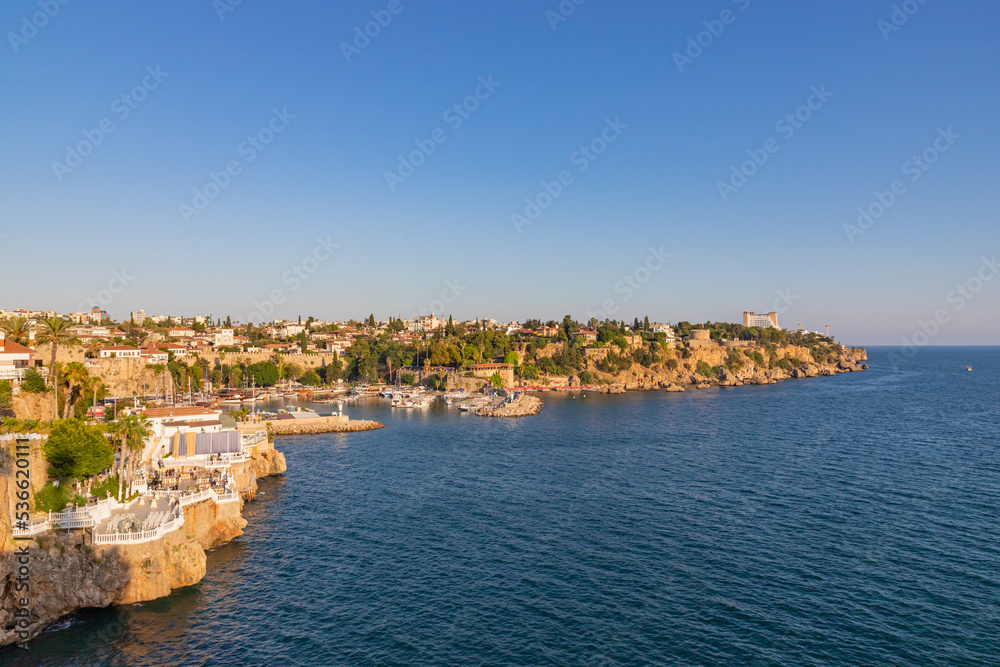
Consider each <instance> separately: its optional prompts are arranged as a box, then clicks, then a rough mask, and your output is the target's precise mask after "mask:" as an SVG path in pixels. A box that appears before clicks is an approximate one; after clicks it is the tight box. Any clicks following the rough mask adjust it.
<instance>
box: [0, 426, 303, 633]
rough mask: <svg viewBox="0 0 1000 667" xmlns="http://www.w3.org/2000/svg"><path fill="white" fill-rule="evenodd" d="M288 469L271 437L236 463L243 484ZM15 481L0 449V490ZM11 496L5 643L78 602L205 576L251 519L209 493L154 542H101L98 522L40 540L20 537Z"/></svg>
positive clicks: (2, 558)
mask: <svg viewBox="0 0 1000 667" xmlns="http://www.w3.org/2000/svg"><path fill="white" fill-rule="evenodd" d="M41 445H42V441H41V440H32V441H31V446H32V452H31V454H32V461H33V463H34V465H33V471H32V481H35V480H39V481H40V480H44V479H45V478H46V476H47V475H46V467H45V465H44V459H43V458H42V456H41ZM36 450H37V451H36ZM285 469H286V466H285V458H284V456H283V455H282V454H281V452H279V451H277V450H275V449H274V448H273V446H272V445H271V444H270V443H263V444H262V445H261V446H259V447H258V448H257V449H256V450H255V451H254V452H253V453H252V454H251V457H250V460H249V461H247V462H244V463H240V464H237V465H236V466H234V468H233V474H234V476H235V477H236V479H237V481H238V483H239V485H240V488H241V489H248V490H249V489H253V490H255V489H256V486H257V478H259V477H265V476H267V475H273V474H281V473H283V472H284V471H285ZM13 480H14V467H13V465H12V456H11V450H10V449H9V448H8V447H3V448H0V491H9V490H10V488H12V487H13V484H12V482H13ZM33 486H34V485H33ZM33 490H37V488H36V489H33ZM32 495H33V494H32ZM10 497H11V496H10V494H9V493H0V514H2V516H3V530H2V531H0V540H2V546H3V549H2V551H0V590H2V591H3V595H2V597H0V646H3V645H6V644H11V643H14V642H18V641H22V638H21V637H20V636H19V635H18V634H17V630H18V629H22V630H26V631H27V633H28V636H29V637H34V636H35V635H37V634H39V633H40V632H42V631H43V630H44V629H45V628H46V626H48V625H49V624H50V623H52V622H53V621H56V620H58V619H59V618H60V617H62V616H64V615H66V614H68V613H70V612H73V611H75V610H77V609H82V608H85V607H107V606H109V605H128V604H132V603H135V602H144V601H147V600H154V599H156V598H160V597H164V596H166V595H169V594H170V591H171V590H173V589H175V588H181V587H184V586H190V585H192V584H196V583H198V582H199V581H201V580H202V578H203V577H204V576H205V571H206V561H207V558H206V556H205V551H206V550H208V549H211V548H214V547H216V546H219V545H220V544H223V543H225V542H229V541H231V540H233V539H235V538H236V537H238V536H239V535H242V534H243V528H244V526H246V523H247V522H246V520H245V519H244V518H243V516H242V508H243V501H242V500H241V501H239V502H229V503H221V504H216V503H215V502H214V501H213V500H211V499H206V500H204V501H201V502H197V503H193V504H191V505H187V506H184V508H183V512H184V526H183V528H181V529H179V530H174V531H171V532H169V533H166V534H165V535H163V536H162V537H161V538H159V539H157V540H153V541H149V542H141V543H137V544H93V542H92V539H91V535H90V532H89V531H90V529H83V530H80V529H77V530H71V531H64V530H58V529H56V530H49V531H47V532H45V533H42V534H40V535H37V536H36V537H35V538H34V539H33V540H19V541H17V542H14V541H13V540H11V537H10V527H9V526H8V525H6V524H7V521H8V520H9V517H11V516H12V512H11V510H12V509H13V505H12V503H11V501H10ZM22 549H23V550H24V551H22ZM25 558H26V559H27V564H26V565H25V564H24V563H23V561H24V559H25ZM22 566H24V567H27V568H28V572H29V575H28V576H29V584H30V587H29V590H28V592H27V593H26V594H19V595H15V589H14V585H15V582H16V577H17V576H18V575H17V572H18V571H19V568H20V567H22ZM21 595H26V599H27V600H28V601H29V604H28V608H29V611H30V617H29V624H28V626H27V627H22V628H18V627H17V625H16V624H17V621H18V618H17V617H16V616H15V613H16V612H17V610H18V608H19V607H20V605H19V604H18V603H17V598H18V597H20V596H21Z"/></svg>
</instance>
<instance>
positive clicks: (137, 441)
mask: <svg viewBox="0 0 1000 667" xmlns="http://www.w3.org/2000/svg"><path fill="white" fill-rule="evenodd" d="M126 424H127V426H126V431H127V436H126V438H127V440H128V449H129V475H128V494H129V495H132V481H133V480H134V479H135V471H136V469H137V468H138V467H139V465H141V464H142V450H143V449H145V447H146V438H148V437H149V436H151V435H153V428H152V426H153V424H152V422H150V421H149V418H147V417H146V415H143V414H134V415H129V416H128V417H127V418H126Z"/></svg>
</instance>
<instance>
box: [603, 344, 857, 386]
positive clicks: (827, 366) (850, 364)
mask: <svg viewBox="0 0 1000 667" xmlns="http://www.w3.org/2000/svg"><path fill="white" fill-rule="evenodd" d="M802 357H804V355H800V356H795V357H791V358H792V359H795V361H796V363H797V365H796V366H794V367H793V368H790V369H787V370H786V369H783V368H778V367H773V368H769V367H763V366H758V365H757V364H756V363H755V362H754V361H753V360H751V359H749V358H745V360H746V362H747V363H746V365H744V366H743V367H741V368H739V369H736V370H730V369H729V368H726V367H725V366H719V367H718V372H717V373H713V374H711V375H710V376H707V377H706V376H703V375H700V374H699V373H697V372H692V371H691V370H689V369H683V370H682V369H677V371H675V372H660V373H653V372H644V373H643V374H641V375H640V374H638V373H634V374H633V375H634V377H633V378H631V379H628V380H623V381H614V380H613V379H612V381H611V382H609V383H607V384H604V385H602V386H598V387H591V388H590V389H591V390H593V391H598V392H602V393H606V394H621V393H624V392H626V391H654V390H666V391H668V392H682V391H686V390H687V389H707V388H708V387H742V386H744V385H765V384H776V383H778V382H781V381H782V380H789V379H802V378H815V377H833V376H835V375H840V374H842V373H855V372H860V371H865V370H867V369H868V366H867V365H865V364H863V363H862V362H863V361H867V360H868V354H867V352H866V351H865V350H864V348H844V355H843V358H842V359H841V360H839V361H837V362H835V363H815V362H813V361H809V360H806V359H804V358H802ZM694 359H695V360H696V361H697V360H700V359H699V357H698V356H695V357H694ZM712 361H716V362H718V361H719V360H718V359H713V360H712Z"/></svg>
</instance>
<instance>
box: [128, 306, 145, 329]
mask: <svg viewBox="0 0 1000 667" xmlns="http://www.w3.org/2000/svg"><path fill="white" fill-rule="evenodd" d="M131 315H132V324H137V325H139V326H142V323H143V322H145V321H146V311H145V310H133V311H132V314H131Z"/></svg>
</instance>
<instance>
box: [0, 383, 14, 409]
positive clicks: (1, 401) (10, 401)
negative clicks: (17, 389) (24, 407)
mask: <svg viewBox="0 0 1000 667" xmlns="http://www.w3.org/2000/svg"><path fill="white" fill-rule="evenodd" d="M13 406H14V388H13V387H12V386H11V385H10V381H9V380H0V410H10V409H11V408H12V407H13Z"/></svg>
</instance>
